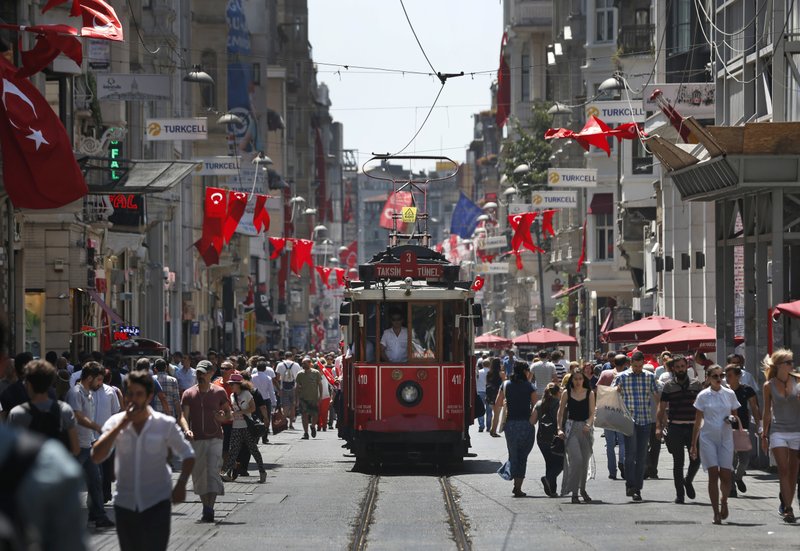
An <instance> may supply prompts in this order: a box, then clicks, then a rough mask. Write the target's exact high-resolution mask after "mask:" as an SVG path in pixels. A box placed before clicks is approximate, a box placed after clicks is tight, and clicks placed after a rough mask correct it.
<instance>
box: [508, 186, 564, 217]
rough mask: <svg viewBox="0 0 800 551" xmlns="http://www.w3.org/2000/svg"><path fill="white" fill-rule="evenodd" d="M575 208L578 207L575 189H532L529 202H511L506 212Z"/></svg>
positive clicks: (519, 212) (517, 212)
mask: <svg viewBox="0 0 800 551" xmlns="http://www.w3.org/2000/svg"><path fill="white" fill-rule="evenodd" d="M575 208H578V192H577V191H534V192H532V193H531V204H527V203H512V204H510V205H508V214H521V213H523V212H532V211H535V210H549V209H575Z"/></svg>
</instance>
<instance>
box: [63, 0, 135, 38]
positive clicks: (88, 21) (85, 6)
mask: <svg viewBox="0 0 800 551" xmlns="http://www.w3.org/2000/svg"><path fill="white" fill-rule="evenodd" d="M76 3H77V4H79V6H80V16H81V17H82V18H83V28H81V36H87V37H89V38H101V39H105V40H114V41H117V42H122V41H123V36H122V23H120V21H119V17H117V12H115V11H114V8H112V7H111V6H109V5H108V4H107V3H105V2H104V1H103V0H77V2H73V3H72V15H73V16H77V15H79V14H78V13H75V10H76V8H75V4H76Z"/></svg>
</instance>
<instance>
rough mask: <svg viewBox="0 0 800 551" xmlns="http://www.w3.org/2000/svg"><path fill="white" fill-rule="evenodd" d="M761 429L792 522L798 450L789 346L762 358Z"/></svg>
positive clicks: (798, 407) (797, 393) (799, 427)
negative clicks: (762, 396) (771, 456)
mask: <svg viewBox="0 0 800 551" xmlns="http://www.w3.org/2000/svg"><path fill="white" fill-rule="evenodd" d="M763 366H764V368H765V370H766V373H765V376H766V379H767V382H766V383H764V432H763V434H762V435H761V446H762V448H763V449H764V451H765V452H766V451H767V450H770V451H772V455H773V456H774V457H775V462H776V463H777V464H778V477H779V478H780V487H781V503H782V504H783V520H784V521H786V522H794V521H795V516H794V511H792V502H793V501H794V493H795V484H796V483H797V471H798V450H800V384H798V382H797V379H796V378H795V377H797V376H798V375H797V373H795V371H794V356H793V355H792V351H791V350H787V349H786V348H780V349H778V350H776V351H775V352H773V353H772V355H771V356H767V357H766V358H764V362H763Z"/></svg>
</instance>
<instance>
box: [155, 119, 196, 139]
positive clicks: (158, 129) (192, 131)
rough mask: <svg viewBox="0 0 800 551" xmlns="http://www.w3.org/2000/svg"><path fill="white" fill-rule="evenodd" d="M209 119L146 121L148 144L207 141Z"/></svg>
mask: <svg viewBox="0 0 800 551" xmlns="http://www.w3.org/2000/svg"><path fill="white" fill-rule="evenodd" d="M207 125H208V119H206V118H205V117H198V118H193V119H146V120H145V126H144V128H145V131H144V136H145V139H146V140H147V141H148V142H163V141H189V140H205V139H207V138H208V128H207Z"/></svg>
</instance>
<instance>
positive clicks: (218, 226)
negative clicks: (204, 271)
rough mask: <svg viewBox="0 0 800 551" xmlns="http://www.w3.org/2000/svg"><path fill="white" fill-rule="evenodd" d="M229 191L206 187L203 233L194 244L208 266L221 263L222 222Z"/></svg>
mask: <svg viewBox="0 0 800 551" xmlns="http://www.w3.org/2000/svg"><path fill="white" fill-rule="evenodd" d="M227 195H228V194H227V192H226V191H225V190H224V189H220V188H216V187H208V188H206V199H205V202H204V204H203V206H204V212H203V235H202V237H201V238H200V239H199V240H198V241H197V242H196V243H195V244H194V246H195V248H196V249H197V252H198V253H199V254H200V256H201V257H202V258H203V261H204V262H205V263H206V266H213V265H214V264H219V255H220V253H221V252H222V246H223V244H224V243H223V241H222V224H223V222H224V220H225V215H226V213H227Z"/></svg>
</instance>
